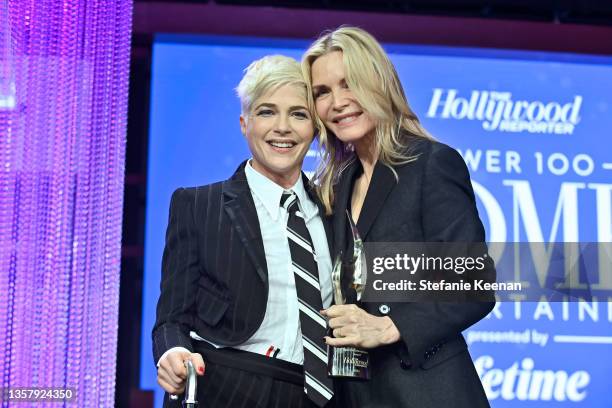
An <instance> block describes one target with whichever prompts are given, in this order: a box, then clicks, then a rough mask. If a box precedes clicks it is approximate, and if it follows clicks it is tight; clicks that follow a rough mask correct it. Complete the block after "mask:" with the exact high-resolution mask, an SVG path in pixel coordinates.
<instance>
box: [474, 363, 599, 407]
mask: <svg viewBox="0 0 612 408" xmlns="http://www.w3.org/2000/svg"><path fill="white" fill-rule="evenodd" d="M474 366H475V367H476V371H477V372H478V375H479V377H480V381H481V382H482V386H483V388H484V390H485V392H486V394H487V397H488V398H489V399H490V400H495V399H497V398H501V399H503V400H506V401H514V400H519V401H553V400H554V401H559V402H561V401H571V402H579V401H582V400H584V399H585V398H586V397H587V390H586V388H587V387H588V385H589V383H590V382H591V376H590V375H589V373H588V372H586V371H584V370H579V371H575V372H573V373H570V372H567V371H565V370H557V371H554V370H536V369H535V363H534V361H533V359H531V358H529V357H527V358H524V359H523V360H522V361H521V362H520V365H519V362H516V361H515V362H514V363H513V364H512V365H511V366H510V367H508V368H506V369H503V368H496V367H495V360H494V359H493V357H492V356H488V355H484V356H480V357H478V358H477V359H476V361H474Z"/></svg>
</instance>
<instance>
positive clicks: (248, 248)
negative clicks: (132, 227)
mask: <svg viewBox="0 0 612 408" xmlns="http://www.w3.org/2000/svg"><path fill="white" fill-rule="evenodd" d="M245 164H246V161H245V162H243V163H242V164H241V165H240V167H238V170H237V171H236V173H235V174H234V175H233V176H232V177H231V178H230V179H228V180H225V181H222V182H218V183H214V184H210V185H206V186H200V187H194V188H179V189H178V190H176V191H175V192H174V194H173V195H172V200H171V204H170V217H169V221H168V229H167V232H166V246H165V249H164V255H163V260H162V279H161V294H160V297H159V301H158V303H157V320H156V323H155V326H154V328H153V333H152V335H153V355H154V359H155V362H157V361H158V360H159V358H160V357H161V355H162V354H163V353H164V352H165V351H166V350H168V349H170V348H172V347H176V346H182V347H185V348H187V349H189V350H194V348H193V347H192V343H191V339H190V337H189V331H190V330H194V331H195V332H197V333H198V334H199V335H200V336H202V337H204V338H206V339H207V340H210V341H212V342H214V343H217V344H221V345H226V346H234V345H239V344H241V343H243V342H244V341H245V340H247V339H248V338H250V337H251V336H252V335H253V333H255V331H256V330H257V329H258V328H259V326H260V325H261V322H262V320H263V317H264V314H265V311H266V302H267V299H268V269H267V266H266V259H265V253H264V246H263V241H262V238H261V231H260V227H259V220H258V218H257V211H256V209H255V204H254V203H253V197H252V195H251V191H250V189H249V185H248V183H247V179H246V174H245V172H244V167H245ZM302 178H303V181H304V185H305V187H306V190H307V191H308V194H309V195H310V197H311V199H313V200H314V201H315V203H317V205H318V206H319V213H320V214H324V212H323V211H322V209H321V207H320V202H319V201H318V200H317V199H316V196H315V194H314V193H313V191H312V190H311V189H310V187H309V182H308V179H307V178H306V177H305V176H304V175H302ZM279 205H280V204H279ZM323 225H324V227H325V230H326V233H327V236H328V240H329V242H328V244H329V243H330V242H331V234H330V231H329V226H328V222H327V220H326V219H325V218H323ZM330 253H331V250H330Z"/></svg>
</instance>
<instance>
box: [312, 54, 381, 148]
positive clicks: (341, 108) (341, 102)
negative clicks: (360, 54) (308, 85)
mask: <svg viewBox="0 0 612 408" xmlns="http://www.w3.org/2000/svg"><path fill="white" fill-rule="evenodd" d="M311 75H312V88H313V94H314V99H315V107H316V110H317V114H318V115H319V117H320V118H321V120H322V121H323V123H324V124H325V126H326V127H327V128H328V129H329V130H330V131H332V132H333V133H334V134H335V135H336V137H338V139H340V140H341V141H342V142H344V143H353V144H355V145H358V144H363V143H370V142H371V141H372V140H373V138H374V132H375V129H376V123H375V121H374V120H372V118H371V117H370V115H369V114H368V113H367V112H366V111H364V109H363V108H362V107H361V105H360V104H359V102H358V101H357V98H356V97H355V95H354V94H353V92H352V91H351V90H350V89H349V87H348V84H347V82H346V74H345V69H344V62H343V60H342V52H341V51H333V52H330V53H328V54H325V55H322V56H320V57H319V58H317V59H316V60H314V62H313V63H312V67H311Z"/></svg>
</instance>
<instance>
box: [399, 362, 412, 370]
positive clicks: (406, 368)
mask: <svg viewBox="0 0 612 408" xmlns="http://www.w3.org/2000/svg"><path fill="white" fill-rule="evenodd" d="M400 367H402V369H404V370H408V369H409V368H410V363H407V362H405V361H404V360H400Z"/></svg>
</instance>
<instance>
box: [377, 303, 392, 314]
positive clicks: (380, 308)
mask: <svg viewBox="0 0 612 408" xmlns="http://www.w3.org/2000/svg"><path fill="white" fill-rule="evenodd" d="M378 311H379V312H380V313H382V314H384V315H386V314H388V313H389V312H390V311H391V308H390V307H389V306H388V305H380V306H378Z"/></svg>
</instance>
